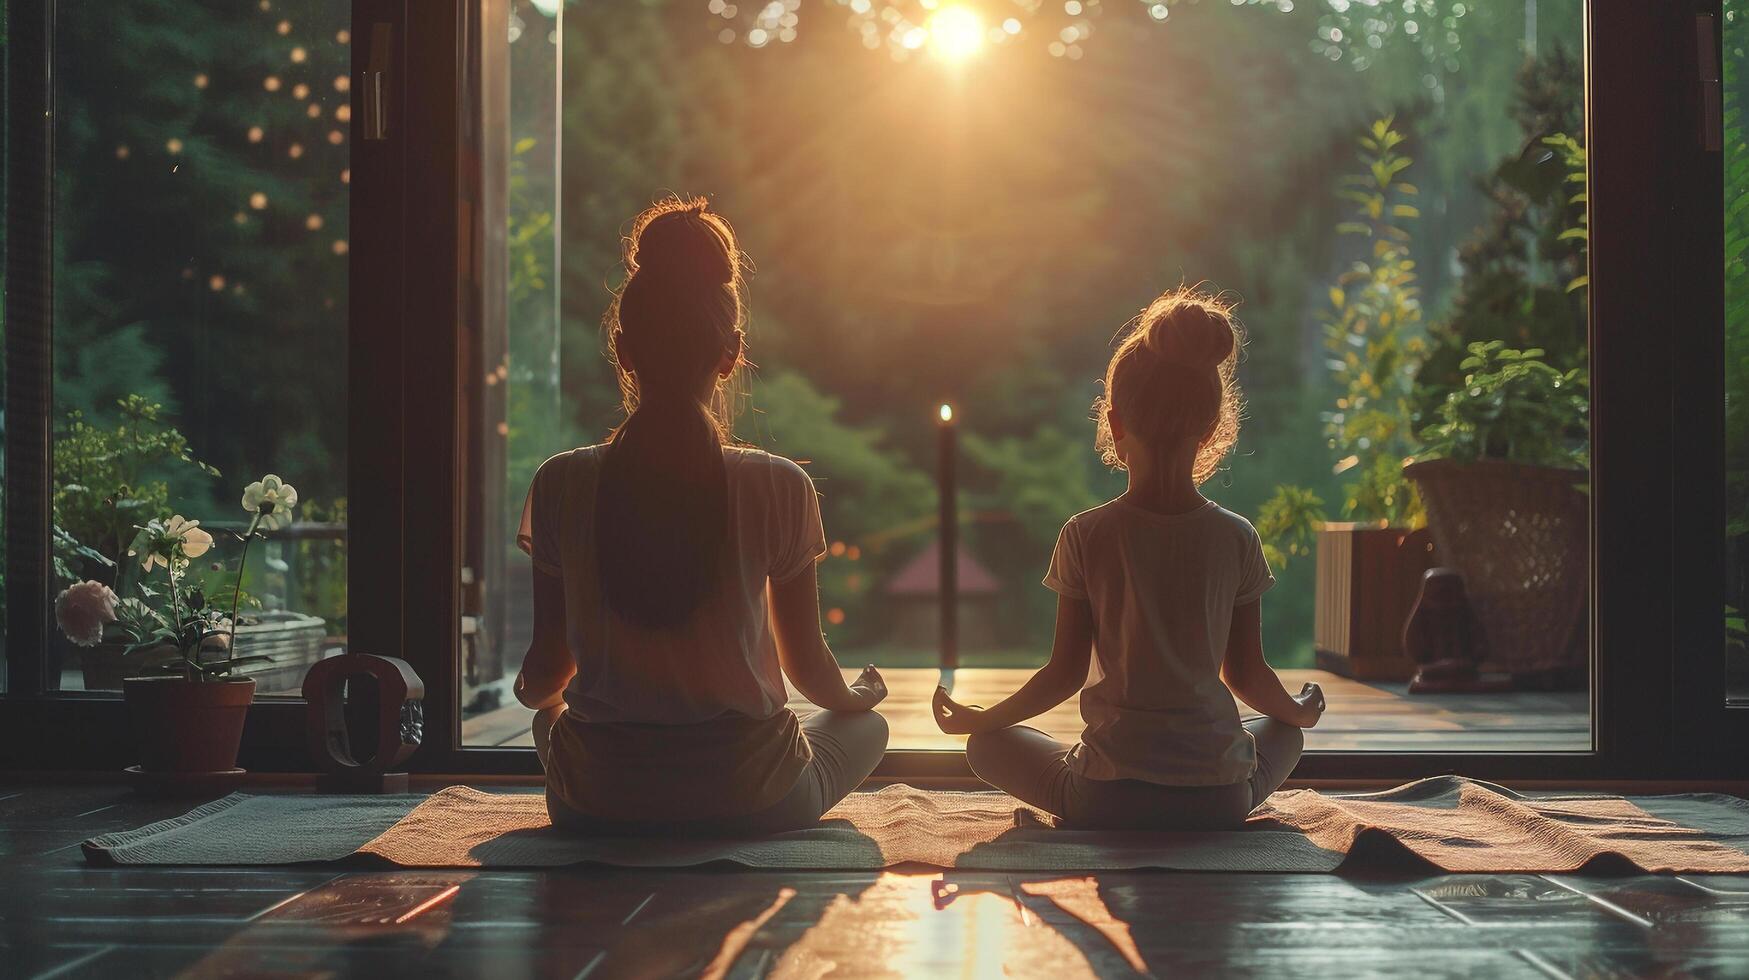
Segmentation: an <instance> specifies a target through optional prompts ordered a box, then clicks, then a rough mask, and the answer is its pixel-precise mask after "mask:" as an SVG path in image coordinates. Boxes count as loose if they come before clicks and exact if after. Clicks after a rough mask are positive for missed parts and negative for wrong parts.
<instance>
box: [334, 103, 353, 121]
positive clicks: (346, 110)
mask: <svg viewBox="0 0 1749 980" xmlns="http://www.w3.org/2000/svg"><path fill="white" fill-rule="evenodd" d="M334 118H335V119H338V120H339V121H341V122H347V121H349V120H350V119H351V118H352V106H351V105H348V104H347V103H345V102H342V103H340V104H339V105H337V106H335V107H334Z"/></svg>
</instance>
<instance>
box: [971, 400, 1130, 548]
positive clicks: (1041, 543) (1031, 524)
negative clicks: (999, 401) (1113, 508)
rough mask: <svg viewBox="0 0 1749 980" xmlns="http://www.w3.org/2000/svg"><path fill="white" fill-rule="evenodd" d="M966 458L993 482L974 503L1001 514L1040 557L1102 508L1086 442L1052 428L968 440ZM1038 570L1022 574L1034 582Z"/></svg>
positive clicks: (1047, 426)
mask: <svg viewBox="0 0 1749 980" xmlns="http://www.w3.org/2000/svg"><path fill="white" fill-rule="evenodd" d="M964 446H965V453H966V457H967V458H968V459H969V460H970V461H971V463H972V464H973V465H974V466H977V467H980V468H982V469H983V470H984V471H986V473H987V474H988V475H989V476H990V477H991V478H992V479H990V480H988V481H986V486H987V489H986V490H985V491H984V492H983V493H982V494H980V495H979V497H978V498H977V499H976V500H975V504H976V505H978V506H980V508H989V509H993V510H999V512H1000V516H1001V517H1002V518H1004V519H1007V520H1012V521H1013V522H1014V523H1015V524H1017V525H1019V527H1020V528H1021V530H1022V531H1023V532H1024V533H1025V535H1026V537H1027V540H1028V541H1029V542H1030V543H1031V544H1032V545H1033V548H1032V551H1033V553H1034V554H1037V553H1038V552H1039V550H1040V549H1049V548H1050V547H1052V546H1053V545H1054V544H1055V543H1056V540H1057V532H1058V531H1060V530H1061V529H1062V526H1063V522H1064V521H1065V520H1066V519H1067V518H1068V517H1069V516H1070V515H1071V514H1077V513H1080V512H1081V511H1084V510H1087V509H1088V508H1090V507H1092V506H1094V505H1095V504H1097V503H1099V502H1100V496H1099V494H1097V493H1096V492H1095V491H1094V489H1093V473H1092V466H1091V464H1090V461H1091V460H1093V455H1092V453H1090V452H1089V451H1088V448H1087V442H1086V440H1085V439H1077V438H1073V437H1071V436H1069V435H1068V434H1067V433H1065V432H1063V431H1062V430H1061V429H1059V428H1057V427H1056V426H1054V425H1051V424H1049V423H1046V424H1043V425H1041V426H1039V428H1038V429H1037V430H1035V431H1034V432H1033V433H1032V434H1031V435H1029V436H1026V437H1024V438H1023V437H1019V436H1003V437H1000V438H994V439H989V438H981V437H979V436H977V435H974V434H967V435H966V437H965V440H964ZM1038 571H1039V570H1038V569H1035V568H1027V569H1025V570H1024V572H1023V574H1024V575H1025V576H1026V577H1027V578H1028V579H1031V578H1036V577H1037V573H1038Z"/></svg>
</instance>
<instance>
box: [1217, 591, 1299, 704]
mask: <svg viewBox="0 0 1749 980" xmlns="http://www.w3.org/2000/svg"><path fill="white" fill-rule="evenodd" d="M1221 681H1222V682H1223V683H1225V684H1226V685H1227V690H1229V691H1232V692H1233V696H1234V697H1236V698H1238V699H1239V700H1240V701H1243V702H1245V704H1247V705H1249V706H1250V707H1251V708H1252V710H1254V711H1258V712H1261V713H1262V714H1265V715H1268V716H1269V717H1271V718H1274V719H1275V720H1276V721H1279V722H1282V723H1283V724H1287V725H1293V726H1295V727H1296V728H1311V727H1312V726H1313V725H1316V724H1317V723H1318V718H1319V716H1321V715H1322V714H1323V712H1324V693H1323V691H1322V690H1321V689H1320V688H1319V687H1318V685H1316V684H1307V685H1306V686H1305V688H1304V689H1302V690H1301V691H1300V694H1299V696H1298V697H1295V696H1293V695H1291V694H1289V693H1287V688H1285V687H1282V686H1281V678H1280V677H1279V676H1277V675H1276V673H1275V670H1274V669H1273V668H1271V667H1270V666H1269V663H1268V662H1267V661H1265V660H1264V659H1263V607H1262V603H1259V602H1247V603H1246V604H1244V605H1243V606H1239V607H1237V608H1235V609H1234V610H1233V626H1232V630H1231V631H1230V632H1229V633H1228V634H1227V652H1226V655H1225V656H1224V657H1223V658H1222V660H1221Z"/></svg>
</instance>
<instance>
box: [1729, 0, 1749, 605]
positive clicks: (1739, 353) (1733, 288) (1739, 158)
mask: <svg viewBox="0 0 1749 980" xmlns="http://www.w3.org/2000/svg"><path fill="white" fill-rule="evenodd" d="M1725 16H1726V18H1727V20H1726V25H1727V26H1726V29H1725V38H1726V44H1725V59H1724V69H1725V73H1724V74H1725V86H1724V89H1725V92H1724V105H1725V119H1724V126H1725V130H1724V131H1725V254H1724V260H1725V535H1726V537H1727V538H1728V539H1733V541H1734V548H1735V551H1736V552H1739V553H1741V552H1742V551H1743V550H1744V549H1743V546H1742V544H1741V542H1740V541H1738V540H1736V539H1741V538H1743V537H1744V536H1745V535H1749V139H1746V138H1745V135H1744V124H1743V103H1744V96H1745V86H1746V85H1749V72H1746V71H1745V70H1744V68H1745V66H1746V65H1749V52H1746V51H1745V48H1744V45H1743V44H1742V43H1741V38H1742V35H1743V29H1744V28H1743V26H1741V24H1742V22H1743V18H1744V17H1746V16H1749V4H1745V3H1744V2H1743V0H1726V3H1725ZM1739 579H1740V580H1743V579H1749V576H1741V575H1740V576H1739ZM1741 604H1742V603H1741V602H1740V603H1739V605H1741Z"/></svg>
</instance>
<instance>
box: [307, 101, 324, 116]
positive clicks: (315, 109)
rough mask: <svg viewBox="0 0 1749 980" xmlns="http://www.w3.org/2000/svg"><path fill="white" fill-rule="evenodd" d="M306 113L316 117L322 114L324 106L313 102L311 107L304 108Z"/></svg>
mask: <svg viewBox="0 0 1749 980" xmlns="http://www.w3.org/2000/svg"><path fill="white" fill-rule="evenodd" d="M304 115H306V116H309V117H310V118H311V119H315V118H317V117H319V116H321V115H322V107H321V106H320V105H317V104H316V103H314V102H312V103H310V107H309V108H308V109H305V110H304Z"/></svg>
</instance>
